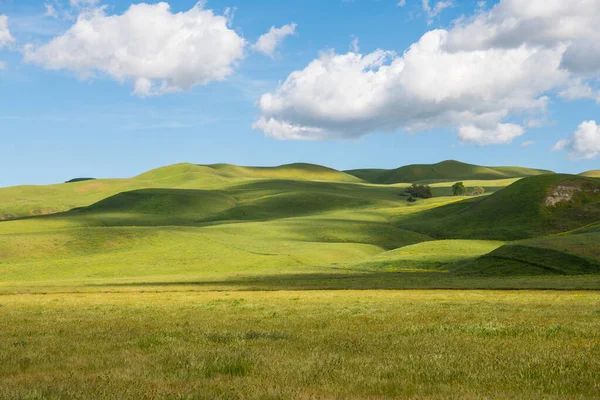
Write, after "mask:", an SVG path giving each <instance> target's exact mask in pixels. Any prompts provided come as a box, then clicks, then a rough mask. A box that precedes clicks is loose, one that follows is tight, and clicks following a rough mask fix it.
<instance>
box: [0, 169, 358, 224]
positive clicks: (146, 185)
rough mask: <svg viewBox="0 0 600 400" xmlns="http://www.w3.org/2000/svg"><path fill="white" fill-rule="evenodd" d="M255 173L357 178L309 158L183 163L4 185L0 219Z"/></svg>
mask: <svg viewBox="0 0 600 400" xmlns="http://www.w3.org/2000/svg"><path fill="white" fill-rule="evenodd" d="M256 179H294V180H299V181H339V182H348V183H359V182H360V179H358V178H356V177H354V176H351V175H347V174H345V173H343V172H340V171H336V170H333V169H330V168H326V167H322V166H318V165H312V164H290V165H283V166H280V167H264V168H263V167H238V166H234V165H229V164H216V165H196V164H189V163H182V164H175V165H170V166H167V167H162V168H157V169H154V170H151V171H148V172H145V173H143V174H141V175H138V176H136V177H133V178H128V179H98V180H87V181H78V182H70V183H64V184H57V185H47V186H16V187H9V188H3V189H0V204H2V208H1V209H0V221H1V220H8V219H15V218H21V217H28V216H35V215H47V214H54V213H58V212H63V211H67V210H70V209H73V208H77V207H86V206H89V205H91V204H94V203H96V202H98V201H100V200H102V199H105V198H108V197H110V196H113V195H116V194H118V193H122V192H127V191H132V190H138V189H151V188H167V189H215V188H223V187H227V186H229V185H232V184H235V183H239V182H242V183H243V182H247V181H250V180H256Z"/></svg>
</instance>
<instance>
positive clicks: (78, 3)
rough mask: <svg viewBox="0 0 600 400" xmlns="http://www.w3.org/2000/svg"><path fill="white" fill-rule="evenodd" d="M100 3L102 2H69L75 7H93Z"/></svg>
mask: <svg viewBox="0 0 600 400" xmlns="http://www.w3.org/2000/svg"><path fill="white" fill-rule="evenodd" d="M99 2H100V0H69V4H71V5H72V6H73V7H93V6H95V5H96V4H98V3H99Z"/></svg>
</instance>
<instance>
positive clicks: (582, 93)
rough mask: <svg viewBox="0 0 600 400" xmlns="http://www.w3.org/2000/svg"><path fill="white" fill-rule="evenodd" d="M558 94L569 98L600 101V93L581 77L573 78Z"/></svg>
mask: <svg viewBox="0 0 600 400" xmlns="http://www.w3.org/2000/svg"><path fill="white" fill-rule="evenodd" d="M558 95H559V97H562V98H563V99H567V100H577V99H597V101H598V102H600V93H598V92H596V91H595V90H594V89H592V87H591V86H590V84H589V83H588V82H583V81H582V80H581V79H579V78H575V79H572V80H571V81H570V82H569V84H568V86H567V87H566V88H565V89H563V90H561V91H560V92H559V94H558Z"/></svg>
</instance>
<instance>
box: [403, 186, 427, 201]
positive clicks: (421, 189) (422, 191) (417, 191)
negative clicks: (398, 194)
mask: <svg viewBox="0 0 600 400" xmlns="http://www.w3.org/2000/svg"><path fill="white" fill-rule="evenodd" d="M406 192H407V193H409V194H410V195H411V196H412V197H418V198H420V199H429V198H431V197H433V195H432V194H431V187H429V186H428V185H417V184H416V183H413V184H412V185H411V186H410V187H409V188H408V189H406Z"/></svg>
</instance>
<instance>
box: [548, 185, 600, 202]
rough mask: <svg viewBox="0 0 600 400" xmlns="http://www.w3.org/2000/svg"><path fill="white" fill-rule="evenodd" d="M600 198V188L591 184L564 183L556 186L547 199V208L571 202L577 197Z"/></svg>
mask: <svg viewBox="0 0 600 400" xmlns="http://www.w3.org/2000/svg"><path fill="white" fill-rule="evenodd" d="M596 196H598V197H600V186H599V185H594V184H591V183H589V182H564V183H561V184H559V185H556V186H554V187H553V188H552V189H551V190H550V193H549V194H548V196H546V199H545V200H544V205H545V206H546V207H551V206H555V205H557V204H559V203H564V202H571V201H573V200H574V199H575V198H577V197H596Z"/></svg>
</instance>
